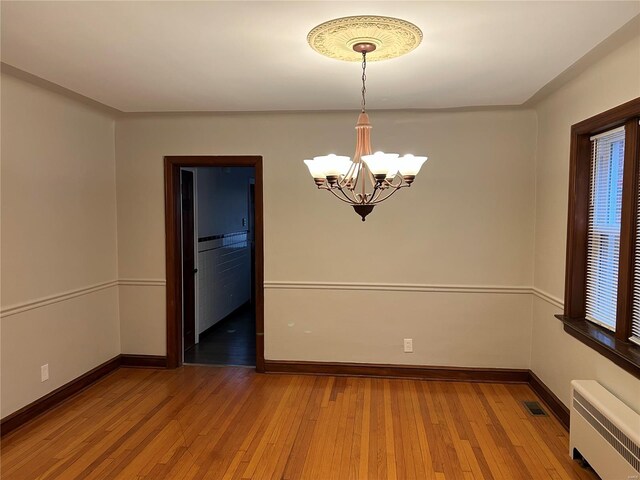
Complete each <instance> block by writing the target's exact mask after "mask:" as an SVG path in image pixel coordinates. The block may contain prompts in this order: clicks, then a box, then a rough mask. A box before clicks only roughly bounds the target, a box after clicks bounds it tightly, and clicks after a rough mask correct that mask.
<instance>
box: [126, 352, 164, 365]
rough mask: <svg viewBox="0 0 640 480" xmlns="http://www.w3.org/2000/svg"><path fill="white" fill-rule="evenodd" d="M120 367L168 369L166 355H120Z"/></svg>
mask: <svg viewBox="0 0 640 480" xmlns="http://www.w3.org/2000/svg"><path fill="white" fill-rule="evenodd" d="M120 366H121V367H125V368H167V357H165V356H164V355H133V354H129V353H123V354H121V355H120Z"/></svg>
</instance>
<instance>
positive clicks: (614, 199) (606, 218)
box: [586, 127, 624, 331]
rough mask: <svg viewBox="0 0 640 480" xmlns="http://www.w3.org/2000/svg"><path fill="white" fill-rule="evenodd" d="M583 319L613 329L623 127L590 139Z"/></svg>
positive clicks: (618, 242)
mask: <svg viewBox="0 0 640 480" xmlns="http://www.w3.org/2000/svg"><path fill="white" fill-rule="evenodd" d="M591 152H592V155H591V180H590V183H591V186H590V189H589V224H588V225H589V226H588V232H589V233H588V238H587V291H586V319H587V320H590V321H592V322H595V323H597V324H599V325H602V326H603V327H605V328H607V329H609V330H613V331H615V330H616V306H617V301H616V299H617V295H618V261H619V257H620V223H621V214H622V175H623V166H624V127H622V128H616V129H615V130H613V131H609V132H606V133H603V134H600V135H597V136H594V137H592V138H591Z"/></svg>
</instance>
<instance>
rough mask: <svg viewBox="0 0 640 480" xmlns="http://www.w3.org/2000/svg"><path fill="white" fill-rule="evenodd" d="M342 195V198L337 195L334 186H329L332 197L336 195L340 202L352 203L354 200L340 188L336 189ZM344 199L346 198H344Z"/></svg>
mask: <svg viewBox="0 0 640 480" xmlns="http://www.w3.org/2000/svg"><path fill="white" fill-rule="evenodd" d="M337 190H338V191H339V192H340V193H341V194H342V196H344V198H342V197H341V196H340V195H338V194H337V193H336V189H335V188H330V189H329V191H330V192H331V193H332V194H333V196H334V197H336V198H337V199H338V200H340V201H341V202H344V203H348V204H349V205H352V204H353V203H354V202H353V201H352V200H351V199H350V198H349V197H348V196H347V195H346V194H345V193H344V191H343V190H342V189H341V188H338V189H337ZM345 199H346V200H345Z"/></svg>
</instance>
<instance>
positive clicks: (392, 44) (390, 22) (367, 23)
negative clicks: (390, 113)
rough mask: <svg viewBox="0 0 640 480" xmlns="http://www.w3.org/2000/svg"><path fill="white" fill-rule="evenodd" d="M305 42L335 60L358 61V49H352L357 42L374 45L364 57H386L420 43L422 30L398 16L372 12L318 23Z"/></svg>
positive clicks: (392, 56)
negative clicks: (386, 15) (380, 14)
mask: <svg viewBox="0 0 640 480" xmlns="http://www.w3.org/2000/svg"><path fill="white" fill-rule="evenodd" d="M307 41H308V42H309V45H311V48H313V49H314V50H315V51H316V52H318V53H320V54H322V55H325V56H327V57H330V58H335V59H337V60H345V61H347V62H358V61H360V60H361V59H362V57H361V55H360V52H357V51H354V49H353V46H354V45H355V44H358V43H369V44H372V45H375V47H376V48H375V51H372V52H370V54H369V56H368V57H367V60H368V61H370V62H375V61H378V60H389V59H391V58H396V57H399V56H401V55H404V54H405V53H409V52H410V51H411V50H413V49H414V48H416V47H417V46H418V45H420V42H421V41H422V31H421V30H420V29H419V28H418V27H416V26H415V25H414V24H413V23H410V22H407V21H405V20H400V19H399V18H392V17H379V16H375V15H366V16H357V17H343V18H336V19H335V20H329V21H328V22H324V23H321V24H320V25H318V26H317V27H315V28H314V29H313V30H311V31H310V32H309V35H307Z"/></svg>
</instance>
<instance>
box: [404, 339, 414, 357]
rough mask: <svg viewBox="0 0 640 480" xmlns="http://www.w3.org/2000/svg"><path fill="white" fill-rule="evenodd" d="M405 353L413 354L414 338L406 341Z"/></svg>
mask: <svg viewBox="0 0 640 480" xmlns="http://www.w3.org/2000/svg"><path fill="white" fill-rule="evenodd" d="M404 353H413V338H405V339H404Z"/></svg>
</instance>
